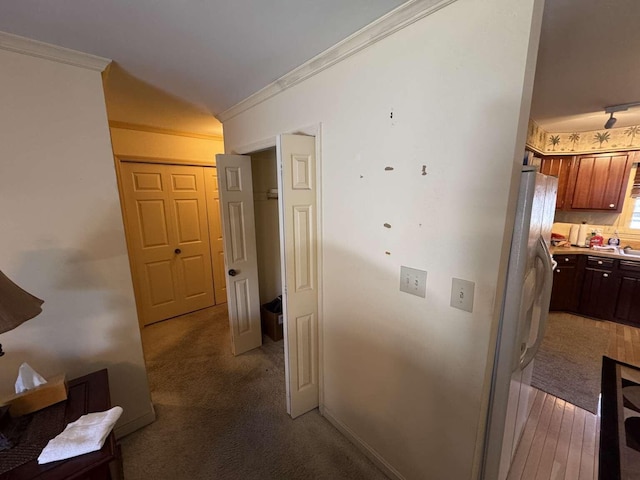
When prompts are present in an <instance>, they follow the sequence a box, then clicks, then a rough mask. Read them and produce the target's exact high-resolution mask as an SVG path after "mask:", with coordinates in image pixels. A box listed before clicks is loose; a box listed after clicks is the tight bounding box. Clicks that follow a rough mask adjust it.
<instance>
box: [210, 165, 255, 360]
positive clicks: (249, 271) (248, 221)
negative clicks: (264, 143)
mask: <svg viewBox="0 0 640 480" xmlns="http://www.w3.org/2000/svg"><path fill="white" fill-rule="evenodd" d="M216 167H217V169H218V184H219V190H220V205H221V207H220V210H221V212H220V213H221V215H222V237H223V239H224V260H225V270H226V281H227V302H228V303H227V305H228V309H229V325H230V327H231V348H232V350H233V354H234V355H240V354H241V353H244V352H246V351H248V350H251V349H253V348H257V347H259V346H260V345H262V332H261V327H260V298H259V296H258V256H257V254H256V232H255V220H254V214H253V182H252V179H251V157H248V156H244V155H216Z"/></svg>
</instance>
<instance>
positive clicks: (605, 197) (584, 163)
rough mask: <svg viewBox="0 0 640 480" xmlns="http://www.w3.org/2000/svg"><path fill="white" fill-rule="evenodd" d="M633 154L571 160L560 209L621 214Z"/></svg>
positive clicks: (612, 154) (595, 156)
mask: <svg viewBox="0 0 640 480" xmlns="http://www.w3.org/2000/svg"><path fill="white" fill-rule="evenodd" d="M634 160H635V152H617V153H607V154H599V155H581V156H579V157H577V158H575V160H574V161H573V163H572V165H571V171H570V174H569V181H568V184H567V190H566V194H565V199H564V201H563V209H564V210H571V211H601V212H604V211H606V212H613V213H620V212H621V211H622V205H623V202H624V196H625V193H626V187H627V181H628V179H629V173H630V171H631V166H632V164H633V162H634Z"/></svg>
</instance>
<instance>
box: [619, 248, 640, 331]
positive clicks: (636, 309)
mask: <svg viewBox="0 0 640 480" xmlns="http://www.w3.org/2000/svg"><path fill="white" fill-rule="evenodd" d="M618 275H619V277H620V278H619V280H618V281H619V283H620V288H619V290H618V298H617V302H616V308H615V314H614V318H615V320H618V321H620V322H625V323H631V324H635V325H640V262H634V261H629V260H620V262H619V264H618Z"/></svg>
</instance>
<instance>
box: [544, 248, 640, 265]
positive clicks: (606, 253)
mask: <svg viewBox="0 0 640 480" xmlns="http://www.w3.org/2000/svg"><path fill="white" fill-rule="evenodd" d="M549 250H550V251H551V254H552V255H553V256H556V257H557V256H558V255H565V254H566V255H568V254H570V255H576V254H577V255H593V256H595V257H607V258H618V259H622V260H631V261H636V262H640V258H638V257H636V256H631V255H624V254H621V253H618V252H612V251H611V250H593V249H591V248H584V247H551V248H550V249H549Z"/></svg>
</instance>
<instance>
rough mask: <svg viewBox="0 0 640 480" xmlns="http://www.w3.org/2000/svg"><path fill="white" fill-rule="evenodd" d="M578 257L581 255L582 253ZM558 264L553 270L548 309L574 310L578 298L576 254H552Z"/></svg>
mask: <svg viewBox="0 0 640 480" xmlns="http://www.w3.org/2000/svg"><path fill="white" fill-rule="evenodd" d="M580 257H583V256H582V255H581V256H580ZM554 259H555V260H556V262H558V266H557V267H556V268H555V270H554V271H553V290H552V291H551V303H550V305H549V310H550V311H560V312H575V311H577V310H578V301H579V299H580V288H579V286H580V285H581V284H580V275H579V272H580V271H581V270H582V269H580V268H579V264H578V261H579V260H578V255H557V256H554Z"/></svg>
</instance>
